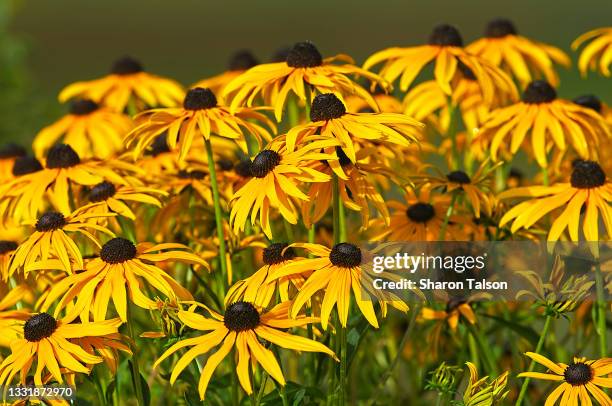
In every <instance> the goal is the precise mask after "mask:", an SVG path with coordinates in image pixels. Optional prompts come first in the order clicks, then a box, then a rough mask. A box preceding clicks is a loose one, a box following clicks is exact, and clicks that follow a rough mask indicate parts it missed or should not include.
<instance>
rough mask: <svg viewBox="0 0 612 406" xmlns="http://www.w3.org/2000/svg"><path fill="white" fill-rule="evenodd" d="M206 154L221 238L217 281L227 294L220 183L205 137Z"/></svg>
mask: <svg viewBox="0 0 612 406" xmlns="http://www.w3.org/2000/svg"><path fill="white" fill-rule="evenodd" d="M204 143H205V144H206V155H207V157H208V171H209V172H210V186H211V189H212V193H213V201H214V206H215V223H216V228H217V239H218V240H219V265H220V266H221V275H219V273H218V272H217V275H219V276H217V281H218V283H219V289H221V291H222V293H223V294H225V291H226V289H227V262H226V258H225V253H226V250H225V235H224V233H223V213H222V211H221V199H220V198H219V185H218V184H217V171H216V169H215V159H214V156H213V150H212V145H211V143H210V140H207V139H205V140H204Z"/></svg>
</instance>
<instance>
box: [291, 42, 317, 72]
mask: <svg viewBox="0 0 612 406" xmlns="http://www.w3.org/2000/svg"><path fill="white" fill-rule="evenodd" d="M285 61H286V62H287V65H289V66H291V67H292V68H312V67H315V66H321V64H323V57H322V56H321V53H320V52H319V50H318V49H317V47H316V46H315V45H314V44H313V43H312V42H310V41H306V42H298V43H297V44H295V45H294V46H293V48H291V50H290V51H289V53H288V54H287V59H286V60H285Z"/></svg>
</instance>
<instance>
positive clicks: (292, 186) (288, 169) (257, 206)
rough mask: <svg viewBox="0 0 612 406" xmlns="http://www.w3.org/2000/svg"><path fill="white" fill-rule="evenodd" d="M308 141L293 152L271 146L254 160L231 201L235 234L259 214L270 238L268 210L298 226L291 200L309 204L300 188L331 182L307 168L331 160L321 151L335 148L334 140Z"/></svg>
mask: <svg viewBox="0 0 612 406" xmlns="http://www.w3.org/2000/svg"><path fill="white" fill-rule="evenodd" d="M310 139H311V142H308V143H307V144H306V145H305V146H304V147H302V148H300V149H298V150H296V151H293V152H291V151H289V150H288V149H287V148H286V147H284V146H283V145H282V143H280V142H277V143H272V144H270V145H269V146H268V149H264V150H262V151H260V152H259V153H258V154H257V155H256V156H255V158H253V161H252V163H251V174H252V176H253V177H252V178H251V179H250V180H249V181H248V182H247V183H245V185H244V186H243V187H241V188H240V189H239V190H238V191H237V192H236V194H234V196H233V198H232V209H231V213H230V223H231V225H232V227H233V229H234V232H235V233H237V232H238V231H244V227H245V225H246V221H247V219H248V217H249V214H250V215H251V224H253V225H255V220H256V219H257V215H258V214H259V223H260V225H261V227H262V229H263V232H264V233H265V234H266V236H268V238H271V237H272V229H271V227H270V209H271V208H273V209H277V210H278V211H279V212H280V214H281V216H283V218H284V219H285V220H287V221H288V222H289V223H291V224H297V221H298V212H297V209H296V204H295V203H294V200H297V201H300V200H301V201H307V200H308V196H307V195H306V194H305V193H304V192H303V191H302V190H300V186H301V185H302V184H303V183H312V182H328V181H330V180H331V177H330V176H329V175H326V174H324V173H321V172H319V171H316V170H314V169H312V168H310V166H309V164H310V163H311V162H312V161H314V160H319V159H333V157H332V156H330V155H329V154H325V153H322V152H320V151H321V149H323V148H327V147H329V146H335V145H337V143H336V141H335V140H320V139H318V140H316V139H312V137H311V138H310Z"/></svg>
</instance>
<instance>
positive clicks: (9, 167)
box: [0, 143, 27, 182]
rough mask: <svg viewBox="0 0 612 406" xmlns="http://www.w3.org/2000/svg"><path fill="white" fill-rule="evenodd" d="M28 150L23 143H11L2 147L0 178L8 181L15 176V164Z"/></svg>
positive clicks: (0, 150) (0, 149) (0, 153)
mask: <svg viewBox="0 0 612 406" xmlns="http://www.w3.org/2000/svg"><path fill="white" fill-rule="evenodd" d="M26 154H27V153H26V150H25V148H23V147H22V146H21V145H17V144H13V143H9V144H4V145H2V147H0V180H1V181H3V182H4V181H6V180H8V179H11V178H12V177H13V176H12V175H13V165H14V164H15V160H16V159H17V158H21V157H23V156H25V155H26Z"/></svg>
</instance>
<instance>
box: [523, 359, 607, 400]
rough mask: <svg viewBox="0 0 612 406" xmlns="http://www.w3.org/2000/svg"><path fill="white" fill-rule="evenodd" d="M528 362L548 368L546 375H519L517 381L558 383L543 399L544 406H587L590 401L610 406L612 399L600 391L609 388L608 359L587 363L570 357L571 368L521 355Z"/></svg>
mask: <svg viewBox="0 0 612 406" xmlns="http://www.w3.org/2000/svg"><path fill="white" fill-rule="evenodd" d="M525 355H527V356H528V357H529V358H531V359H532V360H534V361H535V362H537V363H538V364H540V365H543V366H545V367H546V368H548V371H549V372H546V373H542V372H522V373H520V374H518V377H519V378H533V379H542V380H546V381H553V382H559V386H557V387H556V388H555V390H553V391H552V392H551V393H550V394H549V395H548V397H547V398H546V405H547V406H549V405H550V406H552V405H555V404H556V403H557V401H559V399H561V402H560V404H561V405H562V406H578V405H582V406H585V405H591V404H592V402H591V397H593V399H595V400H596V401H597V403H598V404H599V405H601V406H607V405H612V399H610V397H609V396H608V395H607V394H606V393H605V392H604V391H603V390H601V388H612V380H611V379H610V378H608V377H607V376H608V375H610V373H612V358H601V359H598V360H587V359H586V358H578V357H574V361H573V362H572V363H571V364H569V365H568V364H564V363H561V362H553V361H551V360H549V359H548V358H546V357H544V356H543V355H540V354H536V353H533V352H527V353H525Z"/></svg>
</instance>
